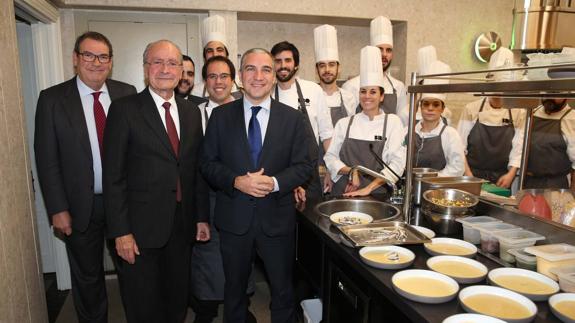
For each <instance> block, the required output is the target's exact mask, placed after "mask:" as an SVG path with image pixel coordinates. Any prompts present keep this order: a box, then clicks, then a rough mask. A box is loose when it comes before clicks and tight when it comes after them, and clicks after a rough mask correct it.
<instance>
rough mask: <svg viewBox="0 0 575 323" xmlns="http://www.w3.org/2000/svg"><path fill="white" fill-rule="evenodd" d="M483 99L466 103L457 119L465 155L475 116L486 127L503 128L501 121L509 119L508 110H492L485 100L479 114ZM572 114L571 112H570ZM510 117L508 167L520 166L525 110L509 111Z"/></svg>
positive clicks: (475, 119)
mask: <svg viewBox="0 0 575 323" xmlns="http://www.w3.org/2000/svg"><path fill="white" fill-rule="evenodd" d="M482 101H483V99H479V100H476V101H473V102H470V103H468V104H467V105H466V106H465V108H464V109H463V112H462V113H461V118H460V119H459V125H458V127H457V131H458V132H459V136H460V137H461V143H462V144H463V148H464V149H465V154H467V144H468V143H467V138H468V137H469V133H470V132H471V129H473V126H475V122H476V121H477V116H478V115H479V122H480V123H482V124H484V125H486V126H503V125H505V124H504V123H503V119H509V112H508V111H509V109H504V108H500V109H494V108H492V107H491V105H490V104H489V100H488V99H487V100H485V104H484V105H483V111H481V113H479V109H480V108H481V102H482ZM571 113H573V112H571ZM511 117H512V118H513V127H514V128H515V135H514V136H513V140H512V141H511V151H510V152H509V163H508V167H517V168H519V167H520V166H521V153H522V150H523V131H524V129H525V110H523V109H511Z"/></svg>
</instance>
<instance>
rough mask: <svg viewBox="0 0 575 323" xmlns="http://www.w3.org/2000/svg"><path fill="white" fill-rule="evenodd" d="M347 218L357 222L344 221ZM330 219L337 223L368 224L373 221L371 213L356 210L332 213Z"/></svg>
mask: <svg viewBox="0 0 575 323" xmlns="http://www.w3.org/2000/svg"><path fill="white" fill-rule="evenodd" d="M346 218H347V219H353V220H354V221H355V222H357V223H342V221H344V220H345V219H346ZM329 219H330V220H331V222H333V223H335V224H337V225H350V224H368V223H371V222H372V221H373V218H372V217H371V215H369V214H366V213H362V212H356V211H342V212H335V213H333V214H332V215H330V217H329Z"/></svg>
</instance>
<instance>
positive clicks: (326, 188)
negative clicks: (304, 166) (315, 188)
mask: <svg viewBox="0 0 575 323" xmlns="http://www.w3.org/2000/svg"><path fill="white" fill-rule="evenodd" d="M332 188H333V182H332V181H331V178H330V177H329V173H325V175H324V177H323V192H324V193H329V192H331V189H332Z"/></svg>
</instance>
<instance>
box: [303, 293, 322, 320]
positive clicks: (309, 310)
mask: <svg viewBox="0 0 575 323" xmlns="http://www.w3.org/2000/svg"><path fill="white" fill-rule="evenodd" d="M300 304H301V308H302V310H303V319H304V323H319V322H321V318H322V309H323V306H322V304H321V300H320V299H319V298H313V299H304V300H303V301H301V303H300Z"/></svg>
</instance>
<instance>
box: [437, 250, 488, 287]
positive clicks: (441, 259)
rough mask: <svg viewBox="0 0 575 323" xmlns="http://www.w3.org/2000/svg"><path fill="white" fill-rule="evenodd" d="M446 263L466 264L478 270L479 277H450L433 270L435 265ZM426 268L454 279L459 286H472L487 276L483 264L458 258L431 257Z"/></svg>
mask: <svg viewBox="0 0 575 323" xmlns="http://www.w3.org/2000/svg"><path fill="white" fill-rule="evenodd" d="M446 261H450V262H452V261H453V262H458V263H462V264H466V265H469V266H473V267H475V268H477V269H478V270H480V271H481V275H479V276H475V277H460V276H454V275H450V274H449V273H446V272H441V271H439V270H436V269H434V268H433V267H434V265H437V264H439V263H441V262H446ZM426 264H427V267H429V269H431V270H433V271H436V272H438V273H440V274H444V275H447V276H449V277H451V278H453V279H455V281H457V282H458V283H460V284H474V283H477V282H480V281H482V280H483V279H485V276H486V275H487V272H488V270H487V267H485V265H484V264H482V263H480V262H479V261H476V260H473V259H469V258H465V257H459V256H436V257H431V258H429V259H427V263H426Z"/></svg>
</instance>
